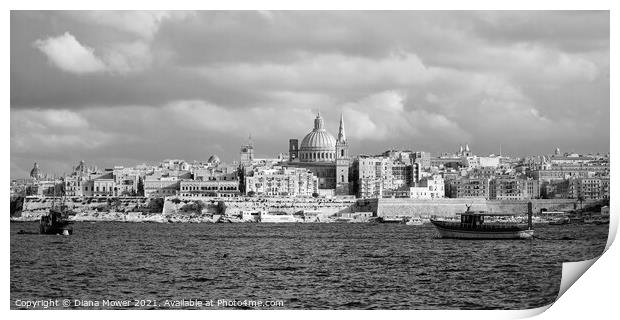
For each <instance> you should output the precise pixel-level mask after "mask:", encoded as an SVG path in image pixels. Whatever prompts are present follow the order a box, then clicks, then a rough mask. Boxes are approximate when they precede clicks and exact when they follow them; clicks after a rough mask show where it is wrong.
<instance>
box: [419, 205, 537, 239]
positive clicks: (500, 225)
mask: <svg viewBox="0 0 620 320" xmlns="http://www.w3.org/2000/svg"><path fill="white" fill-rule="evenodd" d="M510 216H514V214H506V213H489V212H484V211H471V210H470V206H468V207H467V211H465V212H463V213H461V214H460V220H457V221H449V220H439V219H431V223H432V224H433V225H434V226H435V228H436V229H437V231H439V234H440V235H441V237H442V238H454V239H528V238H532V237H533V236H534V230H533V229H532V214H531V210H528V223H527V224H525V223H519V222H502V221H501V220H505V219H501V220H500V218H506V217H510ZM494 220H495V221H494Z"/></svg>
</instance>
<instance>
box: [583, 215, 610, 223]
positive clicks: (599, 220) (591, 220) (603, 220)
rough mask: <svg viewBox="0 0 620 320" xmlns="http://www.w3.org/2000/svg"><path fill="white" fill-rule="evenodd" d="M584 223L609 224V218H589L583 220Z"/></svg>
mask: <svg viewBox="0 0 620 320" xmlns="http://www.w3.org/2000/svg"><path fill="white" fill-rule="evenodd" d="M583 222H584V223H587V224H609V217H601V216H598V217H587V218H585V219H583Z"/></svg>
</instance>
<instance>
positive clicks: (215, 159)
mask: <svg viewBox="0 0 620 320" xmlns="http://www.w3.org/2000/svg"><path fill="white" fill-rule="evenodd" d="M207 162H208V163H220V162H221V161H220V158H219V157H218V156H216V155H212V156H210V157H209V160H207Z"/></svg>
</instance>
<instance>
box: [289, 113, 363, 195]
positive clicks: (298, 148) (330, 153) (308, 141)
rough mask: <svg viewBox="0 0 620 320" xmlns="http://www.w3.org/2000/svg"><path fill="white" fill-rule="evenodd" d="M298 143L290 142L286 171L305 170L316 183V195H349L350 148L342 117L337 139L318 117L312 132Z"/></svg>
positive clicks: (318, 115)
mask: <svg viewBox="0 0 620 320" xmlns="http://www.w3.org/2000/svg"><path fill="white" fill-rule="evenodd" d="M297 143H298V140H297V139H290V140H289V146H288V149H289V157H288V160H289V161H288V162H286V163H285V165H286V166H287V167H298V168H304V169H307V170H309V171H310V172H312V173H313V174H314V175H315V176H316V177H317V179H318V183H319V194H320V195H322V196H333V195H348V194H350V192H351V191H350V185H349V168H350V158H349V144H348V141H347V138H346V134H345V128H344V117H343V116H342V115H341V116H340V126H339V129H338V138H337V139H336V138H334V136H333V135H331V134H330V133H329V132H328V131H327V129H326V128H325V122H324V120H323V118H322V117H321V114H320V113H318V114H317V116H316V118H315V119H314V128H313V129H312V131H310V133H308V134H307V135H306V136H305V137H304V138H303V139H302V141H301V145H297Z"/></svg>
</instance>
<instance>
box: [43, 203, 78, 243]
mask: <svg viewBox="0 0 620 320" xmlns="http://www.w3.org/2000/svg"><path fill="white" fill-rule="evenodd" d="M72 223H73V222H71V221H68V220H67V209H66V207H64V205H61V206H60V207H53V206H52V208H50V211H49V213H48V214H47V215H44V216H41V220H40V221H39V233H41V234H62V235H67V236H68V235H71V234H73V226H72V225H71V224H72Z"/></svg>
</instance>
